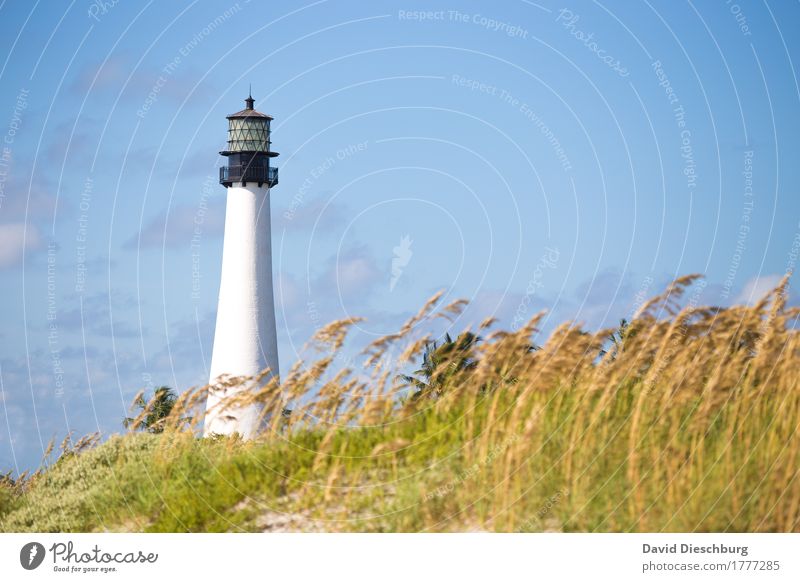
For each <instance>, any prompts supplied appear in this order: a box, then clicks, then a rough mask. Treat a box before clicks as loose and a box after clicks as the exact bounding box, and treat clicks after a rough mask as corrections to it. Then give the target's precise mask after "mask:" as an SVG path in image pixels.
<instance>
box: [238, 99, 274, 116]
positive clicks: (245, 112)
mask: <svg viewBox="0 0 800 582" xmlns="http://www.w3.org/2000/svg"><path fill="white" fill-rule="evenodd" d="M244 102H245V104H246V107H245V108H244V109H242V110H241V111H237V112H236V113H231V114H230V115H228V117H227V118H228V119H236V118H239V117H260V118H263V119H273V117H272V116H271V115H267V114H266V113H261V112H260V111H256V110H255V109H253V105H254V104H255V102H256V100H255V99H253V96H252V95H250V96H248V97H247V99H245V100H244Z"/></svg>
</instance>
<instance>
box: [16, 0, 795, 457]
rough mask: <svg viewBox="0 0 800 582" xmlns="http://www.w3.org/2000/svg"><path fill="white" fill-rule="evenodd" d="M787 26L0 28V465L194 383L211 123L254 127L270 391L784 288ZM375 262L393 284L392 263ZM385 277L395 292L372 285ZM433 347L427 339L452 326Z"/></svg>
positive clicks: (790, 177) (413, 16)
mask: <svg viewBox="0 0 800 582" xmlns="http://www.w3.org/2000/svg"><path fill="white" fill-rule="evenodd" d="M799 22H800V5H798V4H797V3H794V2H792V3H789V2H774V1H773V2H757V1H745V0H741V1H740V2H738V3H737V2H732V1H731V2H726V1H723V0H720V1H718V2H686V3H683V2H673V1H669V2H666V1H660V2H655V1H650V2H646V1H644V2H635V3H634V2H588V1H586V2H583V1H581V2H569V3H554V2H550V1H549V0H541V2H528V1H527V0H509V1H508V2H502V3H499V2H475V1H473V2H470V1H462V2H451V3H446V2H440V1H438V0H433V1H428V2H413V1H412V2H394V1H393V2H388V1H386V2H383V1H376V2H356V1H337V0H321V1H318V2H309V3H305V2H278V1H276V2H269V3H267V2H257V1H256V0H252V1H250V2H246V1H244V0H240V1H239V2H231V3H228V2H225V1H222V2H209V1H197V2H185V3H180V2H169V3H165V2H161V3H156V2H149V3H146V2H128V1H118V2H116V3H114V2H113V1H107V2H105V3H103V2H100V1H99V0H98V1H95V2H88V1H79V0H76V1H73V2H71V3H69V4H67V3H58V4H52V3H47V4H46V3H39V2H35V3H33V2H22V1H14V0H7V1H5V2H2V3H0V45H1V46H2V51H0V82H2V85H0V86H2V91H0V133H2V134H3V137H2V139H3V143H2V144H0V188H1V189H0V296H1V297H2V298H3V299H4V300H3V301H2V303H1V304H0V321H2V327H0V382H1V384H0V389H2V402H3V406H2V412H1V413H0V414H2V415H3V416H2V417H0V468H7V469H12V470H15V471H17V470H22V469H24V468H27V467H30V466H35V465H36V464H37V463H38V460H39V458H40V457H41V453H42V448H43V446H45V445H46V444H47V441H49V440H50V438H52V437H54V436H55V437H57V438H58V440H60V439H61V438H62V437H63V435H64V434H65V433H66V432H67V431H68V430H73V431H75V434H76V435H80V434H83V433H86V432H90V431H94V430H101V431H103V432H104V433H108V432H111V431H116V430H119V428H120V419H121V418H122V417H123V416H124V415H125V413H126V408H127V406H128V404H129V402H130V401H131V399H132V397H133V396H134V394H135V393H136V392H137V391H138V390H139V389H141V388H143V387H152V386H154V385H160V384H168V385H171V386H175V387H177V388H179V389H183V388H186V387H189V386H192V385H198V384H202V383H204V381H205V379H206V376H207V369H208V363H209V359H210V353H211V347H212V342H213V328H214V320H215V313H216V300H217V291H218V286H219V272H220V261H221V253H222V226H223V224H224V200H225V198H224V197H225V190H224V189H223V188H222V187H221V186H219V184H218V183H217V175H218V174H217V168H218V167H219V165H220V164H221V159H220V157H219V155H218V152H219V150H221V149H223V146H224V140H225V137H226V122H225V115H226V114H228V113H231V112H234V111H237V110H239V109H241V108H242V106H243V102H242V100H243V99H244V97H246V96H247V91H248V86H249V85H250V84H252V88H253V89H252V90H253V96H254V97H255V98H256V108H257V109H259V110H261V111H264V112H266V113H269V114H271V115H273V116H274V117H275V121H274V122H273V147H274V148H275V149H276V150H278V151H279V152H281V156H280V157H279V158H277V162H278V166H279V168H280V184H279V186H278V187H276V188H275V189H274V190H273V192H272V229H273V266H274V273H275V278H276V310H277V314H278V335H279V348H280V357H281V367H282V369H283V370H284V371H285V370H287V369H288V367H289V366H290V365H291V364H292V363H293V362H294V361H295V360H296V358H297V357H298V353H300V351H301V348H302V345H303V343H304V342H305V341H306V340H307V339H308V337H309V336H310V334H311V333H313V331H314V329H315V328H317V327H319V325H321V324H323V323H325V322H328V321H330V320H333V319H337V318H340V317H343V316H347V315H359V316H365V317H366V318H367V320H366V321H365V322H364V323H362V324H360V325H359V327H358V330H357V333H356V335H355V337H354V338H353V339H354V345H358V344H359V343H363V342H365V341H367V340H369V339H374V337H376V336H377V335H382V334H385V333H388V332H391V331H393V330H394V329H396V328H397V326H398V325H399V324H400V323H401V322H402V321H403V320H404V319H406V318H407V317H408V316H409V315H410V314H411V313H414V312H416V310H417V309H418V308H419V307H420V306H421V304H422V303H423V302H424V300H425V299H426V298H428V297H429V296H430V295H432V294H433V293H434V292H435V291H437V290H439V289H445V290H446V296H447V297H448V298H451V299H454V298H458V297H464V298H467V299H470V300H471V302H472V303H471V306H470V307H469V309H468V310H467V311H466V312H465V314H464V316H463V317H462V318H460V319H459V320H458V321H456V322H455V323H454V326H453V330H454V331H457V330H458V329H463V328H464V327H465V326H467V325H469V324H471V323H474V322H476V321H480V320H482V319H483V318H484V317H486V316H489V315H494V316H496V317H498V318H499V319H500V321H501V324H504V325H505V326H507V327H508V326H513V325H514V321H515V318H516V319H519V318H520V317H525V316H528V317H529V316H531V315H533V313H534V312H536V311H538V310H540V309H547V310H548V311H549V312H550V313H551V314H552V315H551V317H550V319H549V320H548V321H549V323H548V327H549V328H551V327H552V325H553V324H554V323H555V322H560V321H562V320H564V319H571V318H572V319H576V320H578V321H581V322H583V323H584V324H585V325H587V326H589V327H593V328H598V327H602V326H611V325H613V324H614V323H615V322H617V321H618V320H619V318H620V317H624V316H629V315H630V313H631V312H632V310H634V309H635V306H636V304H637V301H641V298H642V297H643V296H646V295H651V294H654V293H656V292H658V291H660V290H662V289H663V287H664V286H665V284H666V283H667V282H668V281H670V280H671V279H673V278H675V277H676V276H679V275H683V274H687V273H694V272H699V273H703V274H705V275H706V277H707V285H706V287H705V288H704V289H703V290H702V298H701V300H702V301H703V302H706V303H712V304H730V303H731V302H734V301H748V300H751V298H752V297H754V296H756V295H758V294H759V293H761V292H763V291H765V290H767V289H768V288H770V287H771V286H773V285H774V284H775V283H776V282H777V281H778V280H779V279H780V278H781V277H782V276H783V275H784V274H785V273H787V272H790V271H792V270H793V268H794V261H795V260H796V255H797V249H798V241H800V239H798V236H799V235H800V224H799V222H800V198H799V197H798V183H799V176H798V164H797V162H796V161H797V159H799V155H800V152H799V151H798V145H799V144H800V140H798V137H797V136H798V135H799V134H800V116H798V115H797V111H798V106H799V105H800V91H799V90H798V81H797V78H796V71H795V68H794V64H793V63H796V62H800V54H798V41H797V39H796V37H795V36H793V35H792V34H791V31H793V30H796V28H797V25H798V23H799ZM393 260H394V261H395V263H394V265H393ZM393 267H394V271H393ZM437 321H438V322H439V323H437V324H433V323H431V324H430V330H431V331H432V332H433V333H442V332H444V331H445V328H444V327H443V326H442V323H441V320H437Z"/></svg>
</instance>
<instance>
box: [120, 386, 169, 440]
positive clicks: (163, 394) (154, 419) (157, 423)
mask: <svg viewBox="0 0 800 582" xmlns="http://www.w3.org/2000/svg"><path fill="white" fill-rule="evenodd" d="M177 399H178V396H177V395H176V394H175V392H174V391H173V390H172V388H170V387H169V386H159V387H158V388H156V389H155V390H154V391H153V398H152V400H150V402H148V401H146V400H145V399H144V394H139V396H138V397H137V398H136V400H135V401H134V402H133V406H134V407H135V408H137V409H139V410H140V411H141V412H146V414H145V416H144V419H143V420H142V422H141V423H140V424H139V425H138V426H137V427H136V428H137V429H139V428H140V429H142V430H144V431H146V432H150V433H160V432H164V421H165V419H166V418H167V417H168V416H169V414H170V412H172V408H173V407H174V406H175V401H176V400H177ZM137 416H139V415H137ZM135 420H136V418H130V417H127V418H125V419H124V420H123V421H122V426H124V427H125V428H130V427H131V426H133V423H134V421H135Z"/></svg>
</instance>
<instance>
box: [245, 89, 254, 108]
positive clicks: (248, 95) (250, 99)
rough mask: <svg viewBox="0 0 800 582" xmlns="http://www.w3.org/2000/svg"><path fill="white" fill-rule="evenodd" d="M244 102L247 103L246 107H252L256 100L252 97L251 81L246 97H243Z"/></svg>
mask: <svg viewBox="0 0 800 582" xmlns="http://www.w3.org/2000/svg"><path fill="white" fill-rule="evenodd" d="M244 102H245V103H247V109H252V108H253V104H254V103H255V102H256V100H255V99H253V84H252V83H250V91H249V93H248V94H247V99H245V100H244Z"/></svg>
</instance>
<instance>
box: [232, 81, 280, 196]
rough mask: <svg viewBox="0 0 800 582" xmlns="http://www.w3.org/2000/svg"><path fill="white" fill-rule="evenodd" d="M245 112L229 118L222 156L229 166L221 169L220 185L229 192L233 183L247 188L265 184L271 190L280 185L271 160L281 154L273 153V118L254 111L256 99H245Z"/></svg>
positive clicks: (276, 170) (251, 97)
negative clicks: (271, 128)
mask: <svg viewBox="0 0 800 582" xmlns="http://www.w3.org/2000/svg"><path fill="white" fill-rule="evenodd" d="M245 104H246V106H245V108H244V109H242V110H241V111H239V112H237V113H233V114H231V115H228V148H227V149H226V150H225V151H222V152H220V154H221V155H223V156H226V157H227V158H228V163H227V165H226V166H223V167H222V168H220V169H219V181H220V184H222V185H223V186H225V187H226V188H228V187H230V186H231V185H233V184H234V183H241V184H242V186H243V187H244V186H247V184H248V183H249V182H254V183H256V184H258V186H259V187H261V186H263V185H264V184H266V185H267V186H268V187H269V188H272V187H273V186H275V185H276V184H277V183H278V168H274V167H271V166H270V162H269V160H270V158H274V157H275V156H277V155H278V152H273V151H271V150H270V146H271V141H270V122H271V121H272V117H271V116H269V115H266V114H264V113H261V112H259V111H256V110H255V109H254V108H253V105H254V104H255V99H253V96H252V95H250V96H249V97H248V98H247V99H245Z"/></svg>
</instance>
